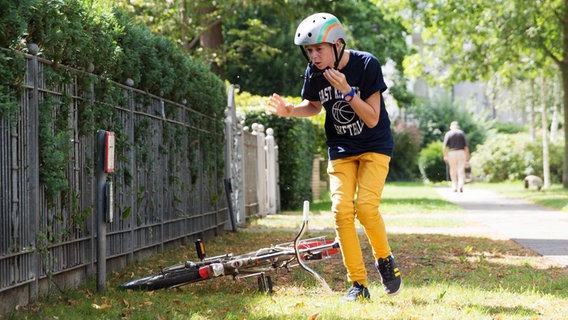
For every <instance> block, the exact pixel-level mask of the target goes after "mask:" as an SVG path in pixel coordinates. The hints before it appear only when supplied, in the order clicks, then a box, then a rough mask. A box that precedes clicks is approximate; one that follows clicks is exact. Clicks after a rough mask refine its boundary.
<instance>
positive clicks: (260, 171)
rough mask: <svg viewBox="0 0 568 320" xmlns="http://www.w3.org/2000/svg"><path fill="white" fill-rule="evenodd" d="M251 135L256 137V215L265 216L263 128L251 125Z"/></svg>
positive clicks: (254, 124) (260, 125)
mask: <svg viewBox="0 0 568 320" xmlns="http://www.w3.org/2000/svg"><path fill="white" fill-rule="evenodd" d="M252 130H253V134H254V135H256V157H257V164H256V165H257V169H256V170H257V177H256V193H257V195H258V214H259V215H260V216H261V217H264V216H265V215H266V187H265V186H266V154H265V152H264V126H263V125H262V124H258V123H253V124H252Z"/></svg>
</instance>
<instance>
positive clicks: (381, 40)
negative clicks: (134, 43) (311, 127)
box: [117, 0, 408, 96]
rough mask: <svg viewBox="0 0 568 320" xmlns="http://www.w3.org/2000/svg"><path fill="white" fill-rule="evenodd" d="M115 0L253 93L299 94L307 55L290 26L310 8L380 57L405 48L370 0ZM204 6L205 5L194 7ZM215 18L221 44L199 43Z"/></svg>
mask: <svg viewBox="0 0 568 320" xmlns="http://www.w3.org/2000/svg"><path fill="white" fill-rule="evenodd" d="M117 3H118V4H119V5H120V6H121V7H123V8H126V9H128V11H129V12H130V13H131V16H132V17H133V18H134V19H136V20H137V21H142V22H144V23H145V24H147V25H148V26H149V27H150V28H151V29H152V30H153V31H154V32H156V33H159V34H161V35H164V36H166V37H168V38H171V39H173V40H174V41H175V42H176V43H178V44H179V45H180V46H181V47H182V48H184V49H185V50H186V51H187V52H190V53H191V54H192V55H197V56H200V57H203V58H205V59H206V60H207V61H209V63H210V64H212V65H213V64H214V65H216V66H218V67H219V68H220V69H221V71H220V74H221V76H222V77H224V78H226V79H227V80H229V81H230V82H231V83H237V84H239V85H240V86H241V88H243V89H244V90H246V91H248V92H251V93H254V94H259V95H269V94H271V93H272V92H275V91H278V92H279V93H282V94H284V95H298V94H299V92H300V88H301V84H302V79H301V78H300V75H302V74H303V71H304V69H305V67H306V61H305V59H304V57H303V56H302V54H301V53H300V50H299V49H298V47H297V46H295V45H294V42H293V33H294V32H295V30H296V27H297V25H298V24H299V23H300V21H301V20H302V19H303V18H305V17H307V16H308V15H310V14H312V13H316V12H321V11H326V12H330V13H334V14H335V15H337V16H338V18H339V19H340V20H341V21H342V22H343V23H344V24H345V25H346V27H347V30H346V31H347V34H348V39H347V42H348V47H349V48H353V49H359V50H365V51H369V52H372V53H373V54H375V55H376V56H377V57H378V58H379V60H380V61H381V62H383V63H385V62H386V61H387V60H392V61H394V62H395V64H396V65H397V67H398V68H399V69H400V70H402V67H401V66H402V61H403V60H404V57H405V55H406V54H407V52H408V51H407V45H406V42H405V41H406V40H405V36H406V33H407V32H406V29H405V28H404V26H403V25H402V23H401V22H400V21H399V20H398V18H393V17H392V16H387V15H386V14H385V12H384V10H383V8H382V6H377V5H375V4H373V3H372V2H371V1H370V0H347V1H334V2H330V1H328V0H316V1H307V0H293V1H292V0H289V1H284V0H280V1H267V0H248V1H247V0H228V1H220V2H216V5H215V6H214V7H211V2H210V1H187V0H173V1H161V0H139V1H136V2H133V1H128V0H120V1H117ZM203 8H209V9H211V10H210V11H208V12H207V13H206V14H200V12H203ZM218 24H221V25H222V35H221V37H222V39H223V45H222V46H221V47H220V48H218V49H211V48H206V47H204V46H203V45H202V41H199V39H200V38H201V39H203V37H204V36H205V35H206V32H207V30H209V29H210V28H211V26H213V25H218ZM183 30H185V31H186V33H185V34H184V33H183V32H182V31H183ZM397 92H398V91H397ZM401 96H402V95H401Z"/></svg>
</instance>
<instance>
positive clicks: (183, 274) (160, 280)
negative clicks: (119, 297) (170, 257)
mask: <svg viewBox="0 0 568 320" xmlns="http://www.w3.org/2000/svg"><path fill="white" fill-rule="evenodd" d="M201 280H204V279H203V278H201V276H200V275H199V268H183V269H177V270H170V271H164V272H162V273H158V274H153V275H150V276H147V277H144V278H140V279H136V280H132V281H129V282H126V283H123V284H121V285H120V286H118V288H119V289H123V290H127V289H130V290H147V291H152V290H157V289H164V288H172V287H176V286H180V285H183V284H187V283H192V282H198V281H201Z"/></svg>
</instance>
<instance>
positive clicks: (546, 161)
mask: <svg viewBox="0 0 568 320" xmlns="http://www.w3.org/2000/svg"><path fill="white" fill-rule="evenodd" d="M540 101H541V106H542V116H541V118H542V176H543V177H542V178H543V180H544V185H543V188H544V189H548V188H550V157H549V151H548V125H547V122H548V121H547V118H548V117H547V115H546V89H545V87H544V73H543V72H541V73H540Z"/></svg>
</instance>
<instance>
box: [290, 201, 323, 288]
mask: <svg viewBox="0 0 568 320" xmlns="http://www.w3.org/2000/svg"><path fill="white" fill-rule="evenodd" d="M309 212H310V202H309V201H304V212H303V220H304V221H303V223H302V228H301V229H300V232H298V234H297V235H296V238H295V239H294V252H295V253H296V260H298V264H299V265H300V267H302V269H304V270H306V271H307V272H309V273H310V274H311V275H312V276H313V277H314V278H316V280H317V281H318V282H319V283H320V284H321V286H322V287H323V288H324V290H325V291H327V292H329V293H331V292H332V291H331V288H330V287H329V285H328V284H327V282H326V281H325V279H324V278H323V277H322V276H320V275H319V274H318V273H317V272H315V271H314V270H312V269H311V268H310V267H308V266H307V265H306V264H305V263H304V260H303V259H302V257H300V250H299V249H298V243H299V242H300V239H301V238H302V236H303V235H304V232H305V231H306V229H307V227H308V214H309Z"/></svg>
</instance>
